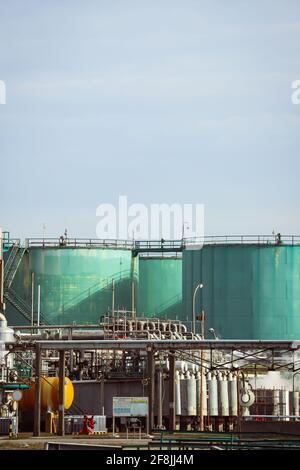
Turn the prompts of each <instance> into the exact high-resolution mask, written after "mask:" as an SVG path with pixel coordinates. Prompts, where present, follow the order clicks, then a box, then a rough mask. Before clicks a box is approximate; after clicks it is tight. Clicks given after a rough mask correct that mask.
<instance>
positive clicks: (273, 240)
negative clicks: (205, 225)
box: [183, 234, 300, 247]
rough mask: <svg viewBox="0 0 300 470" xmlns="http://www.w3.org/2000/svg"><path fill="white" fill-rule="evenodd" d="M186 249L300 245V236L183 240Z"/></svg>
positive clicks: (229, 236) (279, 235)
mask: <svg viewBox="0 0 300 470" xmlns="http://www.w3.org/2000/svg"><path fill="white" fill-rule="evenodd" d="M183 244H184V247H188V246H189V245H190V246H193V245H218V244H220V245H228V244H229V245H230V244H237V245H246V244H252V245H276V246H281V245H300V235H281V234H276V235H274V234H272V235H206V236H203V237H193V238H184V239H183Z"/></svg>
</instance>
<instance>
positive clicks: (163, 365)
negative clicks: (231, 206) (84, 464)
mask: <svg viewBox="0 0 300 470" xmlns="http://www.w3.org/2000/svg"><path fill="white" fill-rule="evenodd" d="M1 238H2V240H1V248H2V251H1V256H0V259H1V269H0V273H1V283H0V285H1V298H0V309H1V318H0V396H1V408H0V423H1V427H0V432H1V433H9V432H10V433H12V434H17V433H20V432H25V431H27V432H32V433H33V434H34V435H35V436H39V435H40V434H41V432H47V433H49V434H51V433H57V434H59V435H61V436H63V435H65V434H68V433H69V434H72V433H73V434H74V433H80V432H84V433H89V432H91V433H95V432H97V433H105V432H110V433H111V432H112V433H113V435H116V434H117V433H127V435H128V433H129V434H130V433H132V432H133V430H134V431H135V430H136V429H138V430H139V432H140V433H143V434H146V435H150V434H151V433H153V432H154V431H155V430H168V431H177V432H180V431H182V432H183V431H195V432H203V431H206V432H211V431H213V432H220V433H222V432H238V431H243V430H245V431H251V430H252V431H255V432H256V431H258V430H261V431H264V430H266V429H268V430H269V431H272V430H274V429H276V427H277V428H278V426H280V429H281V430H282V432H286V433H290V434H296V435H297V434H300V421H299V420H300V417H299V388H298V378H299V373H298V367H299V361H300V352H299V348H300V237H297V236H283V235H280V234H277V235H272V236H255V237H254V236H242V237H235V236H232V237H230V236H227V237H205V238H204V239H202V240H185V239H183V240H177V241H176V240H175V241H174V240H169V241H168V240H160V241H128V240H126V241H121V240H92V239H91V240H89V239H70V238H67V237H61V238H59V239H27V240H25V242H24V243H21V241H20V240H15V239H11V238H10V237H9V234H8V233H7V232H3V234H2V237H1ZM299 383H300V382H299ZM89 417H90V418H89ZM91 417H93V425H92V426H91V427H89V424H88V421H87V420H88V419H91ZM298 427H299V430H298Z"/></svg>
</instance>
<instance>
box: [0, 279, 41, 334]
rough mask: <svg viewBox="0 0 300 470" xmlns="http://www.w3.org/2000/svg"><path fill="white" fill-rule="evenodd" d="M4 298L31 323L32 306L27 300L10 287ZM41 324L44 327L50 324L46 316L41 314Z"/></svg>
mask: <svg viewBox="0 0 300 470" xmlns="http://www.w3.org/2000/svg"><path fill="white" fill-rule="evenodd" d="M4 297H5V299H6V300H8V301H9V303H10V304H11V305H13V306H14V307H15V309H16V310H18V312H20V313H21V314H22V315H23V317H24V318H25V319H26V320H27V321H28V322H29V323H31V305H30V304H28V303H27V302H26V300H24V299H22V297H20V296H19V295H18V294H17V293H16V291H15V290H14V289H12V288H11V287H10V289H9V290H7V291H5V292H4ZM40 320H41V323H43V324H44V325H48V324H49V323H48V322H47V321H46V320H45V317H44V315H43V314H42V313H41V315H40Z"/></svg>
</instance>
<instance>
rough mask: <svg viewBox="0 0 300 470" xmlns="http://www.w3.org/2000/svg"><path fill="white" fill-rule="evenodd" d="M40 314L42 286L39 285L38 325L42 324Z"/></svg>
mask: <svg viewBox="0 0 300 470" xmlns="http://www.w3.org/2000/svg"><path fill="white" fill-rule="evenodd" d="M40 316H41V286H40V284H39V285H38V306H37V326H40Z"/></svg>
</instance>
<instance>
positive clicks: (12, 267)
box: [3, 243, 48, 324]
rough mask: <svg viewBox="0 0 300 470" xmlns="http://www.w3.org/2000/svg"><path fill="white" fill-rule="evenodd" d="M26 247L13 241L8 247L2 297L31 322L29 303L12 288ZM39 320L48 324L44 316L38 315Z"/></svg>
mask: <svg viewBox="0 0 300 470" xmlns="http://www.w3.org/2000/svg"><path fill="white" fill-rule="evenodd" d="M25 251H26V248H23V247H21V246H20V244H18V243H14V244H13V245H12V247H11V249H10V253H9V256H8V259H7V261H6V263H5V264H4V279H3V281H4V282H3V284H4V298H5V300H7V301H8V302H9V303H10V304H11V305H12V306H13V307H14V308H15V309H16V310H17V311H18V312H19V313H21V315H22V316H23V317H24V318H25V320H27V321H28V322H29V323H31V313H32V308H31V305H30V304H29V303H28V302H26V300H24V299H23V298H22V297H20V295H19V294H18V293H17V292H16V291H15V290H14V289H13V288H12V283H13V280H14V278H15V275H16V273H17V271H18V268H19V266H20V264H21V261H22V258H23V256H24V253H25ZM40 319H41V322H42V323H44V324H48V322H46V321H45V318H44V316H43V315H42V314H41V315H40Z"/></svg>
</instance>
